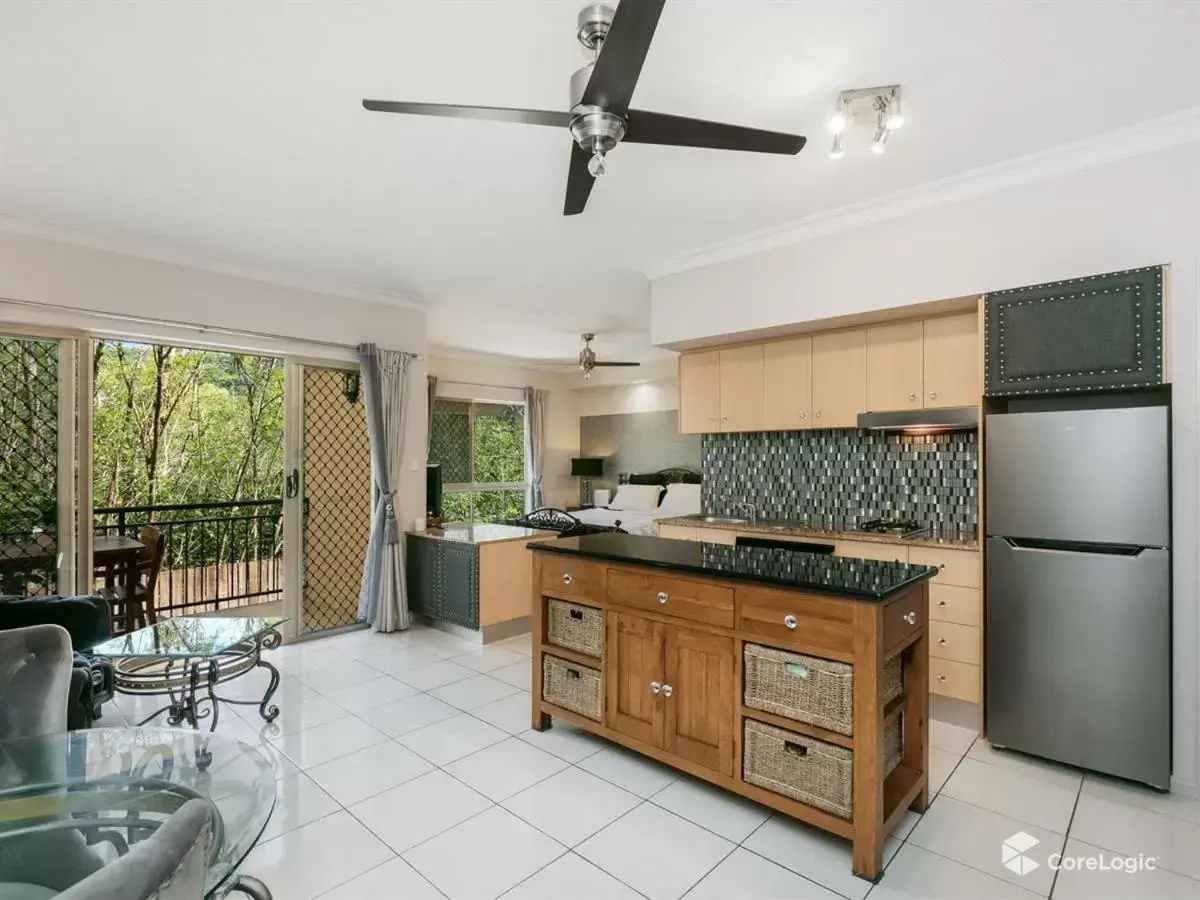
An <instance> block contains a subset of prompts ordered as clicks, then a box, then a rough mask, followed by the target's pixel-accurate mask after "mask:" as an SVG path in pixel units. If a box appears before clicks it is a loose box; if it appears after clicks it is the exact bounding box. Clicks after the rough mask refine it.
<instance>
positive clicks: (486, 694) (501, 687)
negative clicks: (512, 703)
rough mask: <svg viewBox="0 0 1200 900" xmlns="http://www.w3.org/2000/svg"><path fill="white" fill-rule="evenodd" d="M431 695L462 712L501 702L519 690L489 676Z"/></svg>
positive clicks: (457, 682)
mask: <svg viewBox="0 0 1200 900" xmlns="http://www.w3.org/2000/svg"><path fill="white" fill-rule="evenodd" d="M429 693H430V695H431V696H433V697H436V698H437V699H438V700H441V701H442V702H443V703H449V704H450V705H451V706H457V707H458V708H459V709H462V710H472V709H478V708H479V707H481V706H485V705H487V704H488V703H492V702H494V701H496V700H499V699H500V698H501V697H508V696H511V695H512V694H515V693H517V689H516V688H515V687H513V686H512V685H511V684H505V683H504V682H503V681H497V680H496V679H495V678H490V677H489V676H487V675H476V676H475V677H474V678H466V679H464V680H462V681H456V682H454V683H453V684H448V685H446V686H445V687H440V688H437V689H435V690H432V691H430V692H429Z"/></svg>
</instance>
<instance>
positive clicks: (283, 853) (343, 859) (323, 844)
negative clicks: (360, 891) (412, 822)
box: [241, 811, 392, 900]
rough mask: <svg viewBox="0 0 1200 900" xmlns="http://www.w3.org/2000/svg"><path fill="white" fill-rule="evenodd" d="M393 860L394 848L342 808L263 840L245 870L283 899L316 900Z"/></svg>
mask: <svg viewBox="0 0 1200 900" xmlns="http://www.w3.org/2000/svg"><path fill="white" fill-rule="evenodd" d="M391 858H392V851H391V850H389V849H388V848H387V846H386V845H385V844H384V843H383V842H382V841H380V840H379V839H378V838H377V837H375V835H373V834H371V832H370V831H368V830H367V829H366V828H364V827H363V825H362V824H361V823H360V822H358V821H356V820H355V819H354V817H353V816H351V815H350V814H349V813H348V812H345V811H342V812H337V813H334V814H333V815H331V816H326V817H325V818H324V819H319V820H317V821H316V822H312V823H310V824H308V825H305V826H303V827H301V828H297V829H296V830H295V831H289V832H288V833H287V834H285V835H282V836H281V837H277V838H275V840H273V841H267V842H266V843H264V844H259V846H258V847H256V848H255V849H254V850H253V852H251V854H250V856H249V857H247V859H246V862H245V863H244V864H243V865H242V867H241V871H242V873H243V874H246V875H253V876H254V877H256V878H259V879H261V880H262V881H263V882H264V883H265V884H266V885H267V886H268V887H270V889H271V892H272V893H273V894H274V895H275V896H276V897H278V898H280V900H311V898H313V897H317V896H319V895H320V894H322V893H324V892H325V891H328V890H330V889H331V888H335V887H337V886H338V885H340V884H342V883H344V882H346V881H349V880H350V879H352V878H356V877H358V876H359V875H361V874H362V873H363V872H366V871H368V870H370V869H373V868H375V867H376V866H378V865H381V864H382V863H384V862H387V861H388V860H389V859H391Z"/></svg>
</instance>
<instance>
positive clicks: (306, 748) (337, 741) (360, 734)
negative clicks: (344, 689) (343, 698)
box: [271, 716, 388, 769]
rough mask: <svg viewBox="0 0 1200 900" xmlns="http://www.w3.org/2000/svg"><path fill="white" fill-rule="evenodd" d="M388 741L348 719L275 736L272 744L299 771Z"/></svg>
mask: <svg viewBox="0 0 1200 900" xmlns="http://www.w3.org/2000/svg"><path fill="white" fill-rule="evenodd" d="M387 739H388V737H387V735H386V734H384V733H383V732H381V731H376V730H375V729H374V728H372V727H371V726H370V725H368V724H367V723H365V722H362V721H360V720H359V719H356V718H354V717H353V716H347V717H346V718H344V719H338V720H336V721H333V722H327V723H326V724H324V725H318V726H316V727H315V728H306V729H305V730H304V731H297V732H294V733H292V734H283V735H279V736H278V737H273V738H271V743H273V744H274V745H275V746H276V747H278V748H279V749H280V750H281V751H282V752H283V754H284V756H286V757H287V758H288V759H290V760H291V761H292V762H294V763H295V764H296V765H298V766H299V767H300V768H302V769H311V768H313V767H314V766H319V765H321V763H325V762H329V761H330V760H331V759H337V758H338V757H339V756H347V755H348V754H351V753H353V752H354V751H356V750H362V749H363V748H364V747H370V746H371V745H372V744H378V743H380V742H381V741H386V740H387Z"/></svg>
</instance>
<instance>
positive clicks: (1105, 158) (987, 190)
mask: <svg viewBox="0 0 1200 900" xmlns="http://www.w3.org/2000/svg"><path fill="white" fill-rule="evenodd" d="M1196 141H1200V106H1198V107H1192V108H1191V109H1187V110H1183V111H1181V112H1178V113H1173V114H1171V115H1169V116H1163V117H1161V118H1158V119H1150V120H1148V121H1146V122H1141V123H1139V124H1137V125H1131V126H1128V127H1126V128H1121V129H1118V130H1116V131H1111V132H1108V133H1106V134H1099V135H1095V136H1093V137H1090V138H1086V139H1084V140H1082V141H1076V142H1074V143H1070V144H1061V145H1059V146H1057V147H1052V148H1050V149H1048V150H1041V151H1038V152H1037V153H1030V154H1028V155H1026V156H1018V157H1015V158H1013V159H1010V160H1005V161H1004V162H1000V163H995V164H993V165H990V166H983V167H982V168H978V169H972V170H971V171H969V172H964V173H962V174H959V175H952V176H949V177H947V178H940V179H937V180H936V181H930V182H926V183H925V184H921V185H917V186H916V187H912V188H906V189H905V190H902V191H896V192H894V193H891V194H883V195H881V196H879V197H873V198H871V199H869V200H864V201H861V202H859V203H853V204H850V205H848V206H842V207H839V208H837V209H832V210H826V211H824V212H819V213H814V214H813V215H811V216H806V217H805V218H803V219H798V220H796V221H794V222H789V223H787V224H785V225H780V226H776V227H773V228H767V229H763V230H761V231H756V232H752V233H750V234H746V235H742V236H741V237H736V238H732V239H729V240H724V241H719V242H717V243H714V244H709V245H707V246H704V247H698V248H696V249H694V250H688V251H684V252H683V253H678V254H675V255H674V256H670V257H668V258H666V259H663V260H660V261H657V262H655V263H652V264H650V265H648V266H645V267H643V269H642V271H643V272H644V273H645V274H646V276H647V277H648V278H650V279H655V278H662V277H663V276H666V275H671V274H674V273H676V272H685V271H687V270H689V269H697V268H700V267H701V266H707V265H712V264H713V263H718V262H724V261H726V260H731V259H737V258H739V257H743V256H751V255H753V254H756V253H762V252H764V251H766V250H774V249H776V248H778V247H783V246H787V245H789V244H799V243H803V242H804V241H810V240H813V239H814V238H818V237H824V236H826V235H830V234H836V233H838V232H842V231H850V230H852V229H855V228H861V227H863V226H866V225H871V224H874V223H876V222H882V221H886V220H888V219H895V218H899V217H901V216H906V215H910V214H912V213H915V212H920V211H922V210H926V209H932V208H935V207H939V206H945V205H948V204H951V203H957V202H959V201H961V200H967V199H970V198H972V197H979V196H982V195H985V194H991V193H995V192H997V191H1003V190H1006V189H1008V188H1012V187H1017V186H1019V185H1023V184H1030V183H1033V182H1038V181H1045V180H1048V179H1051V178H1057V177H1059V176H1062V175H1069V174H1070V173H1072V172H1078V171H1082V170H1085V169H1091V168H1095V167H1097V166H1103V165H1106V164H1108V163H1112V162H1117V161H1118V160H1122V159H1127V158H1129V157H1134V156H1141V155H1143V154H1146V153H1154V152H1156V151H1159V150H1166V149H1168V148H1170V147H1175V146H1179V145H1181V144H1188V143H1194V142H1196Z"/></svg>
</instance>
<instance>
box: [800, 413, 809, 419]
mask: <svg viewBox="0 0 1200 900" xmlns="http://www.w3.org/2000/svg"><path fill="white" fill-rule="evenodd" d="M800 418H802V419H807V418H808V413H806V412H803V411H802V412H801V413H800Z"/></svg>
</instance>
